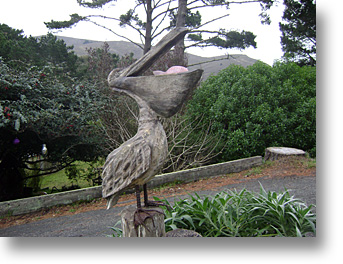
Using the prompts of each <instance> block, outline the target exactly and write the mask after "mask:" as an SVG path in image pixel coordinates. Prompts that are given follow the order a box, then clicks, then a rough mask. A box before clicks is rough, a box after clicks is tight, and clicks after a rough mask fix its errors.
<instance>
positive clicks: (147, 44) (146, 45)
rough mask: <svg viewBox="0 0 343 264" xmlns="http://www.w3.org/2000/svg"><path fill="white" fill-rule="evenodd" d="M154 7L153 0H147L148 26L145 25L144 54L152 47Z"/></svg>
mask: <svg viewBox="0 0 343 264" xmlns="http://www.w3.org/2000/svg"><path fill="white" fill-rule="evenodd" d="M152 11H153V9H152V7H151V0H146V26H145V43H144V50H143V52H144V54H146V53H147V52H148V51H149V50H150V49H151V37H152V36H151V32H152Z"/></svg>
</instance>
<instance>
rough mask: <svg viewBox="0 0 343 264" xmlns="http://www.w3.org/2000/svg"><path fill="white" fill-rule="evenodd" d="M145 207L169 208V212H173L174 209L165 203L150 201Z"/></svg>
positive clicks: (145, 203)
mask: <svg viewBox="0 0 343 264" xmlns="http://www.w3.org/2000/svg"><path fill="white" fill-rule="evenodd" d="M144 205H145V206H146V207H152V206H154V207H159V206H165V207H167V209H168V211H171V210H172V209H173V208H172V207H171V206H170V205H168V204H165V203H163V202H159V201H149V200H148V201H146V202H144Z"/></svg>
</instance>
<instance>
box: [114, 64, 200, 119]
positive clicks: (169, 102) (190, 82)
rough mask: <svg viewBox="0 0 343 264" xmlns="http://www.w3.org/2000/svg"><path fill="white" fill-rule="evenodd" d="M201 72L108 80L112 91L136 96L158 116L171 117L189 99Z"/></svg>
mask: <svg viewBox="0 0 343 264" xmlns="http://www.w3.org/2000/svg"><path fill="white" fill-rule="evenodd" d="M202 73H203V70H201V69H199V70H194V71H191V72H183V73H178V74H169V75H157V76H138V77H119V78H117V77H116V76H114V75H111V76H110V77H109V79H108V81H109V85H110V87H112V89H113V90H115V91H117V90H119V89H120V90H121V91H126V92H129V93H133V94H135V95H137V96H138V97H139V98H141V99H142V100H144V101H145V102H147V104H148V105H149V107H151V109H152V110H154V111H155V112H156V113H157V114H158V115H161V116H163V117H171V116H173V115H175V114H176V113H177V112H178V111H179V110H180V108H181V107H182V105H183V104H184V103H185V102H186V101H187V100H188V99H189V97H190V96H191V94H192V93H193V90H194V89H195V88H196V87H197V84H198V82H199V80H200V79H201V76H202Z"/></svg>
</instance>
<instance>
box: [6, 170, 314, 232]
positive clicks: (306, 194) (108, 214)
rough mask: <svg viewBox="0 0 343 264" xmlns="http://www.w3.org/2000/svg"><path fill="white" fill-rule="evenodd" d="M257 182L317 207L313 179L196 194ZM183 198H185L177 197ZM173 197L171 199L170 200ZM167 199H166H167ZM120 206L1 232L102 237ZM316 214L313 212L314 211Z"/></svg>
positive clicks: (282, 179) (281, 179)
mask: <svg viewBox="0 0 343 264" xmlns="http://www.w3.org/2000/svg"><path fill="white" fill-rule="evenodd" d="M260 183H261V184H262V185H263V187H264V189H265V190H266V191H277V192H283V191H284V190H285V188H286V189H287V190H288V191H289V192H290V194H291V195H294V196H295V197H296V198H299V199H301V200H302V201H304V202H305V203H306V204H307V205H310V204H314V205H315V204H316V177H313V176H287V177H274V178H265V179H264V178H259V179H257V180H251V181H244V182H242V183H240V184H230V185H226V186H222V187H220V188H216V189H215V190H211V191H198V192H197V193H198V194H199V195H208V194H210V195H214V194H216V193H218V192H219V191H224V190H228V189H236V190H238V191H239V190H241V189H243V188H246V189H247V190H249V191H253V192H259V190H260ZM178 197H180V198H185V197H187V196H185V195H183V196H178ZM174 199H175V198H171V199H170V201H173V200H174ZM168 200H169V199H168ZM122 210H123V207H120V206H116V207H114V208H112V209H110V210H105V209H100V210H96V211H89V212H84V213H79V214H75V215H71V216H60V217H53V218H49V219H44V220H40V221H36V222H32V223H28V224H23V225H17V226H12V227H8V228H4V229H0V236H2V237H105V236H107V235H111V234H112V231H111V230H110V228H109V227H110V226H114V225H115V224H116V223H117V221H118V220H119V219H120V212H121V211H122ZM314 211H315V209H314Z"/></svg>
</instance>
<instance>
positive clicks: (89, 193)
mask: <svg viewBox="0 0 343 264" xmlns="http://www.w3.org/2000/svg"><path fill="white" fill-rule="evenodd" d="M261 164H262V157H261V156H256V157H251V158H246V159H239V160H234V161H229V162H223V163H218V164H214V165H209V166H204V167H199V168H195V169H189V170H183V171H178V172H172V173H166V174H162V175H157V176H156V177H155V178H154V179H153V180H152V181H150V182H149V183H148V186H149V188H155V187H157V186H161V185H162V184H165V183H170V182H175V181H182V182H191V181H197V180H199V179H204V178H210V177H215V176H220V175H225V174H229V173H235V172H240V171H243V170H246V169H250V168H252V167H255V166H259V165H261ZM101 191H102V187H101V186H97V187H90V188H84V189H79V190H73V191H67V192H60V193H56V194H48V195H43V196H36V197H31V198H25V199H18V200H13V201H5V202H0V216H5V215H20V214H26V213H31V212H35V211H39V210H41V209H43V208H48V207H51V206H55V205H66V204H71V203H74V202H77V201H89V200H92V199H95V198H100V197H101ZM130 191H133V190H128V191H127V193H129V192H130Z"/></svg>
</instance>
